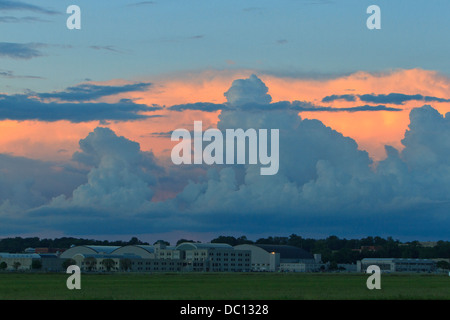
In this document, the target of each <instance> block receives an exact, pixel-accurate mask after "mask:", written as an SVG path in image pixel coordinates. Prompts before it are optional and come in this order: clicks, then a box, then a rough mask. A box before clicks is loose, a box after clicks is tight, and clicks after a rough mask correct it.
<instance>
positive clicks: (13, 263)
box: [0, 253, 41, 270]
mask: <svg viewBox="0 0 450 320" xmlns="http://www.w3.org/2000/svg"><path fill="white" fill-rule="evenodd" d="M40 259H41V256H40V255H38V254H35V253H0V264H3V265H4V264H6V269H5V270H31V269H32V266H33V261H34V260H40Z"/></svg>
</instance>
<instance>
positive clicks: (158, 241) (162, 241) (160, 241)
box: [153, 240, 170, 246]
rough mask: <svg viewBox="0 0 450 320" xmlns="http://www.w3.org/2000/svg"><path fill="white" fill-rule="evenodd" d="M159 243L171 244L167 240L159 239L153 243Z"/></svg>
mask: <svg viewBox="0 0 450 320" xmlns="http://www.w3.org/2000/svg"><path fill="white" fill-rule="evenodd" d="M158 243H161V244H165V245H166V246H170V242H167V241H164V240H157V241H155V243H154V244H153V245H156V244H158Z"/></svg>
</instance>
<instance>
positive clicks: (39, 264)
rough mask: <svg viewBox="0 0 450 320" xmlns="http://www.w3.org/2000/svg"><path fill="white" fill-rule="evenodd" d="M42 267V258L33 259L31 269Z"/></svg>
mask: <svg viewBox="0 0 450 320" xmlns="http://www.w3.org/2000/svg"><path fill="white" fill-rule="evenodd" d="M40 268H42V262H41V260H38V259H33V261H31V269H35V270H36V269H40Z"/></svg>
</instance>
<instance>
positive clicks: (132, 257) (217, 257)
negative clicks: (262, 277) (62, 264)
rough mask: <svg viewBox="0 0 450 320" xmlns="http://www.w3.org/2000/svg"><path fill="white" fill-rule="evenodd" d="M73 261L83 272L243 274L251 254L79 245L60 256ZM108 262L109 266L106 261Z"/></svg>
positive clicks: (227, 249)
mask: <svg viewBox="0 0 450 320" xmlns="http://www.w3.org/2000/svg"><path fill="white" fill-rule="evenodd" d="M60 258H61V260H63V261H64V260H66V259H73V260H75V262H76V264H77V265H78V266H79V267H80V269H81V270H82V271H94V272H104V271H135V272H181V271H197V272H199V271H201V272H243V271H250V269H251V253H250V252H249V251H245V250H235V248H233V247H232V246H230V245H228V244H223V243H190V242H186V243H182V244H179V245H178V246H176V247H173V246H166V245H165V244H164V243H161V242H159V243H156V244H155V245H154V246H149V245H127V246H123V247H115V246H89V245H88V246H77V247H72V248H70V249H68V250H66V251H65V252H63V253H62V254H61V255H60ZM106 259H111V260H112V262H111V261H108V267H106V265H105V263H104V262H105V260H106Z"/></svg>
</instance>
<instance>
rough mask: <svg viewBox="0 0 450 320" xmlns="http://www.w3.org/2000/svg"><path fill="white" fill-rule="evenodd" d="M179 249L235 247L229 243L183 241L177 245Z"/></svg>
mask: <svg viewBox="0 0 450 320" xmlns="http://www.w3.org/2000/svg"><path fill="white" fill-rule="evenodd" d="M176 249H177V250H196V249H233V247H232V246H230V245H229V244H227V243H193V242H183V243H180V244H179V245H178V246H177V247H176Z"/></svg>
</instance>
